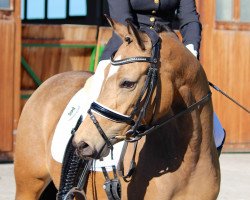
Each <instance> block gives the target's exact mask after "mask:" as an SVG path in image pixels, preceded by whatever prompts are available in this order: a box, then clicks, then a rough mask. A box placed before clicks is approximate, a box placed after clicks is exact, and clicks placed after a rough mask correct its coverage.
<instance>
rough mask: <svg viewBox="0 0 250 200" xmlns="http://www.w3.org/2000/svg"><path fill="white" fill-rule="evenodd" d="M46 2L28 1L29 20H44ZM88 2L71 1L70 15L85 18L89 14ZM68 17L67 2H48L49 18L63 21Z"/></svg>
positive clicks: (62, 0)
mask: <svg viewBox="0 0 250 200" xmlns="http://www.w3.org/2000/svg"><path fill="white" fill-rule="evenodd" d="M44 2H45V0H27V19H43V18H44V10H45V3H44ZM86 7H87V2H86V0H70V5H69V15H70V16H85V15H86V14H87V9H86ZM21 9H22V10H21V15H22V19H23V18H24V1H23V0H22V6H21ZM65 17H66V0H48V18H49V19H57V18H59V19H63V18H65Z"/></svg>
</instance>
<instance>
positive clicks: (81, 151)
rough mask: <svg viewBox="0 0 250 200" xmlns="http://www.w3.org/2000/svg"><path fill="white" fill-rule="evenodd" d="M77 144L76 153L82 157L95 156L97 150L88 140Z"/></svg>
mask: <svg viewBox="0 0 250 200" xmlns="http://www.w3.org/2000/svg"><path fill="white" fill-rule="evenodd" d="M75 146H76V153H77V155H78V156H79V157H81V158H93V156H94V155H95V150H94V149H93V148H92V147H91V146H89V145H88V144H87V143H86V142H83V141H82V142H80V143H78V144H75Z"/></svg>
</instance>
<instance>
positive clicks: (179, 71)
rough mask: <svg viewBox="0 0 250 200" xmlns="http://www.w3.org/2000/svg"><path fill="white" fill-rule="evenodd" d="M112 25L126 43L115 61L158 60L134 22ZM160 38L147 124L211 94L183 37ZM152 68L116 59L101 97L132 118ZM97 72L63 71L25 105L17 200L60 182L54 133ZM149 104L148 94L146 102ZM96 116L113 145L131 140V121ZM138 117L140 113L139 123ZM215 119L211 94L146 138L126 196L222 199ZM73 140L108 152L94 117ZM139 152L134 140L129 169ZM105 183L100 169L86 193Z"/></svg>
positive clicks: (81, 149) (81, 150)
mask: <svg viewBox="0 0 250 200" xmlns="http://www.w3.org/2000/svg"><path fill="white" fill-rule="evenodd" d="M110 23H111V24H112V26H113V29H114V31H115V32H116V33H117V34H118V35H119V36H120V37H121V38H122V40H123V44H122V46H121V47H120V48H119V50H118V51H117V52H116V54H115V57H114V60H121V59H125V58H131V57H138V56H140V57H151V53H152V48H153V46H152V42H151V39H150V37H149V36H148V34H146V33H145V32H140V31H138V30H136V29H135V28H134V27H133V26H132V25H131V24H130V25H128V26H124V25H121V24H119V23H117V22H114V21H112V20H110ZM159 37H160V38H161V41H162V42H161V50H160V62H158V68H159V72H158V75H159V78H158V81H157V86H156V89H154V90H153V93H152V95H151V97H150V99H149V100H150V101H149V104H148V107H147V114H146V116H144V118H143V119H142V123H143V124H147V125H154V124H157V123H161V122H164V121H165V120H166V119H168V118H169V116H172V115H176V114H177V115H178V113H180V112H181V111H183V110H185V109H187V107H188V106H190V105H193V103H195V102H199V101H200V100H201V99H202V98H204V97H205V96H206V95H207V94H208V93H209V92H210V91H209V86H208V81H207V78H206V75H205V73H204V70H203V68H202V67H201V65H200V63H199V62H198V60H197V59H196V58H195V57H194V56H193V55H192V54H191V53H190V52H189V51H188V50H187V49H186V48H185V47H184V46H183V44H182V43H181V42H180V41H179V39H178V38H177V37H176V35H175V34H174V33H173V32H170V31H163V32H161V33H159ZM148 68H149V63H147V62H131V63H127V64H124V65H121V66H114V65H111V64H109V65H108V66H107V67H106V68H105V71H104V74H105V78H104V81H103V83H102V87H101V91H100V94H99V96H98V98H97V102H98V103H100V104H101V105H105V106H106V107H107V108H109V109H112V110H115V111H116V112H118V113H122V114H124V115H130V113H131V112H132V110H133V108H134V107H135V104H136V102H137V99H138V98H139V96H140V94H141V90H142V88H143V86H144V82H145V80H146V78H147V72H148ZM89 77H90V78H89ZM92 77H93V76H91V75H90V74H88V73H84V72H69V73H63V74H60V75H56V76H54V77H52V78H50V79H49V80H47V81H46V82H45V83H43V85H42V86H41V87H39V88H38V89H37V90H36V92H35V93H34V94H33V95H32V97H31V98H30V100H29V101H28V102H27V104H26V105H25V107H24V109H23V112H22V115H21V118H20V121H19V126H18V134H17V140H16V152H15V177H16V188H17V191H16V199H17V200H20V199H22V200H24V199H25V200H31V199H38V198H39V196H40V194H41V193H42V191H43V190H44V188H45V187H46V186H47V184H48V183H49V182H50V181H51V180H53V182H54V184H55V186H56V187H57V188H58V187H59V181H60V172H61V164H60V163H58V162H56V161H55V160H53V158H52V156H51V142H52V137H53V133H54V131H55V127H56V124H57V122H58V120H59V118H60V116H61V114H62V112H63V110H64V108H65V106H66V105H67V102H68V101H69V100H70V98H71V97H72V96H73V95H74V94H75V93H76V92H77V91H78V90H79V89H80V88H82V87H83V86H84V84H85V82H86V80H87V79H88V78H89V79H88V81H87V83H86V85H85V87H86V88H88V87H89V85H91V80H92ZM144 96H145V95H144ZM144 102H145V100H144V99H143V97H142V101H141V103H142V104H143V103H144ZM139 106H142V105H141V104H140V105H139ZM94 115H95V117H96V119H97V120H98V122H99V124H100V126H101V128H102V129H103V131H104V132H105V134H106V136H107V137H108V138H109V140H110V141H111V142H112V143H116V142H118V141H119V140H120V139H121V138H125V137H129V136H128V135H125V134H126V132H127V130H128V129H130V125H128V124H127V123H116V122H114V121H112V120H109V119H107V118H105V117H103V116H101V115H100V114H96V113H94ZM137 117H138V113H136V114H135V115H134V120H136V119H137ZM212 117H213V108H212V102H211V100H210V99H209V100H208V101H207V102H206V103H204V104H201V105H199V106H198V107H196V109H192V110H191V111H190V112H188V113H186V114H184V115H181V116H179V117H178V118H174V119H173V120H171V121H169V122H168V123H166V124H164V126H162V127H160V128H158V129H156V130H154V131H152V133H150V134H148V135H147V136H145V137H143V138H142V139H141V140H140V141H139V144H138V151H137V153H136V162H137V167H136V172H135V173H134V174H133V176H132V178H131V180H130V182H127V183H126V182H124V181H121V183H122V199H136V200H137V199H166V200H167V199H185V200H188V199H192V200H194V199H197V200H201V199H202V200H213V199H216V198H217V195H218V193H219V186H220V168H219V161H218V155H217V151H216V147H215V143H214V139H213V133H212V132H213V119H212ZM117 136H121V137H117ZM123 136H124V137H123ZM116 138H120V139H116ZM73 143H74V145H75V146H76V147H77V149H78V154H79V155H80V156H82V157H89V158H91V157H92V158H93V157H95V156H96V155H97V154H98V155H99V157H103V156H105V155H107V154H108V152H109V149H108V148H107V145H106V144H105V140H104V139H103V137H101V135H100V133H99V132H98V130H97V129H96V127H95V125H94V124H93V122H92V120H91V119H90V117H88V116H87V117H86V118H85V119H84V121H83V122H82V123H81V125H80V127H79V129H78V130H77V132H76V133H75V136H74V140H73ZM132 151H133V150H132V147H131V145H129V147H128V150H127V153H126V155H125V159H124V164H125V170H126V169H127V166H128V165H129V161H130V159H129V158H130V157H131V154H132ZM103 183H104V178H103V175H102V174H101V173H98V172H96V173H94V176H89V179H88V183H87V187H86V194H87V198H88V199H107V197H106V196H105V193H104V191H103V189H102V184H103ZM93 193H95V195H93ZM94 196H95V197H94Z"/></svg>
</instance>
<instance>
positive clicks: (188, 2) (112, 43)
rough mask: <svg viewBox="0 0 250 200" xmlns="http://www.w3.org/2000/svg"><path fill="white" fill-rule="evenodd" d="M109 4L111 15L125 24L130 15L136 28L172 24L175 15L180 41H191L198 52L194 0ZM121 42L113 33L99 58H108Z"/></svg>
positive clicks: (135, 0) (125, 0)
mask: <svg viewBox="0 0 250 200" xmlns="http://www.w3.org/2000/svg"><path fill="white" fill-rule="evenodd" d="M108 4H109V13H110V16H111V18H113V19H114V20H116V21H118V22H120V23H122V24H126V19H128V18H130V19H132V21H133V22H134V24H136V25H137V26H138V27H143V26H147V27H150V28H152V29H153V28H154V27H155V26H156V25H157V24H159V25H165V26H169V27H172V23H173V21H174V19H175V18H176V17H177V18H178V21H179V29H180V32H181V35H182V37H183V43H184V44H185V45H187V44H193V45H194V49H195V50H196V51H198V52H199V47H200V41H201V23H200V21H199V14H198V13H197V11H196V5H195V0H108ZM121 43H122V41H121V39H120V38H119V36H117V35H116V34H115V33H113V36H112V38H111V39H110V40H109V42H108V44H107V45H106V47H105V50H104V52H103V55H102V59H109V58H110V56H111V54H112V53H113V52H114V51H116V50H117V49H118V48H119V47H120V45H121Z"/></svg>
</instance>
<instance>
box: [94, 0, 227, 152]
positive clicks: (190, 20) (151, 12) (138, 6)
mask: <svg viewBox="0 0 250 200" xmlns="http://www.w3.org/2000/svg"><path fill="white" fill-rule="evenodd" d="M108 5H109V12H110V16H111V18H113V19H114V20H116V21H118V22H120V23H122V24H126V19H130V20H132V22H133V23H134V24H135V25H137V26H138V28H140V27H149V28H150V29H155V28H156V27H157V25H164V26H168V27H172V24H173V22H174V20H175V19H176V17H177V19H178V21H179V29H180V33H181V35H182V38H183V44H184V45H185V46H186V47H187V48H188V49H189V50H190V51H191V53H192V54H193V55H194V56H195V57H196V58H199V48H200V42H201V30H202V26H201V23H200V21H199V14H198V13H197V11H196V4H195V0H108ZM121 44H122V40H121V39H120V37H119V36H118V35H116V34H115V33H113V35H112V37H111V39H110V40H109V42H108V43H107V45H106V47H105V50H104V52H103V54H102V58H101V60H102V61H106V60H109V59H110V57H111V55H112V53H113V52H115V51H117V50H118V48H119V47H120V45H121ZM102 61H101V62H100V63H99V65H100V64H101V63H102ZM105 63H106V62H105ZM214 136H215V143H216V147H217V148H219V149H218V150H221V148H222V145H223V142H224V137H225V133H224V130H223V128H222V126H221V124H220V122H219V120H218V118H217V116H216V115H215V114H214Z"/></svg>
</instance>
